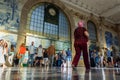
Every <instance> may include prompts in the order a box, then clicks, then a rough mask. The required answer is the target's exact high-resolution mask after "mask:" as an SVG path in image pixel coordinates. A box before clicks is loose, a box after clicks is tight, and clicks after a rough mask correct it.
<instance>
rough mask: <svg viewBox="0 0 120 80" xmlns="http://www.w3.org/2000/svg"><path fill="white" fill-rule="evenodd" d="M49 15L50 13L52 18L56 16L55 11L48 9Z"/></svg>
mask: <svg viewBox="0 0 120 80" xmlns="http://www.w3.org/2000/svg"><path fill="white" fill-rule="evenodd" d="M49 13H50V15H52V16H55V15H56V11H55V10H54V9H53V8H50V9H49Z"/></svg>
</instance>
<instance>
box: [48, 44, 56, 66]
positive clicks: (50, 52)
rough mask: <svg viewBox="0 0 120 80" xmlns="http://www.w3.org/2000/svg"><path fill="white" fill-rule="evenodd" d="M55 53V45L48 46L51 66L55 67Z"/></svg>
mask: <svg viewBox="0 0 120 80" xmlns="http://www.w3.org/2000/svg"><path fill="white" fill-rule="evenodd" d="M54 55H55V47H54V45H53V44H51V45H50V47H49V48H48V57H49V60H50V67H53V62H54Z"/></svg>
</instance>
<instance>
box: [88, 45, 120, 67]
mask: <svg viewBox="0 0 120 80" xmlns="http://www.w3.org/2000/svg"><path fill="white" fill-rule="evenodd" d="M89 54H90V55H89V56H90V63H91V67H119V64H120V56H119V55H116V54H117V52H116V51H115V50H114V47H113V46H111V48H98V49H93V50H90V51H89Z"/></svg>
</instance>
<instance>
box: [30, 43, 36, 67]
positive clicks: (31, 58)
mask: <svg viewBox="0 0 120 80" xmlns="http://www.w3.org/2000/svg"><path fill="white" fill-rule="evenodd" d="M34 54H35V46H34V42H32V43H31V45H30V46H29V60H28V63H30V65H31V67H32V66H33V62H34Z"/></svg>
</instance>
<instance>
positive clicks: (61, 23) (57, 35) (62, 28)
mask: <svg viewBox="0 0 120 80" xmlns="http://www.w3.org/2000/svg"><path fill="white" fill-rule="evenodd" d="M26 28H27V29H26V30H27V32H28V33H30V34H35V35H39V36H41V37H44V38H47V39H50V40H53V41H56V42H57V41H60V43H61V41H62V44H63V45H64V44H66V45H68V44H70V27H69V22H68V19H67V17H66V15H65V14H64V12H63V11H62V10H61V9H60V8H59V7H57V6H55V5H54V4H50V3H40V4H37V5H36V6H34V7H32V9H31V11H30V12H29V14H28V20H27V27H26ZM56 42H55V43H56ZM66 42H67V43H66ZM57 46H58V45H57ZM69 47H70V46H69Z"/></svg>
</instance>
